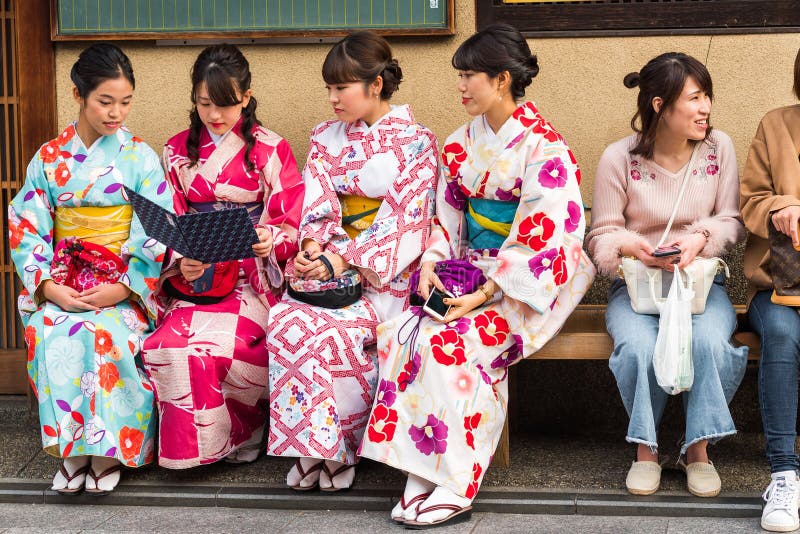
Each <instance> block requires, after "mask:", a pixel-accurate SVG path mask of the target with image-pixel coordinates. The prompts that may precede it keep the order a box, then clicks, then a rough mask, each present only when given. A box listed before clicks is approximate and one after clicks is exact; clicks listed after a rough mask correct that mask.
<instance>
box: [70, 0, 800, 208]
mask: <svg viewBox="0 0 800 534" xmlns="http://www.w3.org/2000/svg"><path fill="white" fill-rule="evenodd" d="M456 4H457V9H456V30H457V34H456V35H455V36H454V37H453V38H407V39H393V40H392V41H391V42H392V46H393V48H394V50H395V54H396V56H397V57H398V59H399V60H400V64H401V65H402V67H403V72H404V80H405V81H404V82H403V84H402V85H401V86H400V91H399V92H398V93H396V96H395V98H394V101H395V102H397V103H400V102H406V103H408V104H410V105H411V107H412V108H413V109H414V112H415V114H416V117H417V120H419V121H420V122H421V123H422V124H425V125H426V126H428V127H429V128H431V129H432V130H433V131H434V133H435V134H436V135H437V136H438V138H439V140H440V142H442V141H444V138H445V137H446V136H447V135H448V134H449V133H450V132H451V131H452V130H453V129H455V128H456V127H457V126H458V125H459V124H461V123H462V122H464V121H465V120H466V119H467V116H466V114H465V113H464V111H463V109H462V108H461V104H460V98H459V97H458V94H457V92H456V90H455V83H456V77H455V73H454V71H453V70H452V68H451V67H450V56H451V55H452V53H453V51H454V50H455V48H456V47H457V46H458V44H459V43H460V42H461V41H462V40H463V39H465V38H466V37H467V36H468V35H470V34H471V33H472V32H473V31H474V28H475V22H474V21H475V10H474V3H473V2H470V1H463V2H462V1H459V2H456ZM120 44H121V46H123V47H124V49H125V51H126V52H127V53H128V55H129V56H130V58H131V61H132V62H133V66H134V70H135V73H136V81H137V89H136V97H135V105H134V110H133V112H132V113H131V115H130V117H129V119H128V125H129V127H130V128H131V129H132V130H133V131H134V132H136V134H137V135H139V136H141V137H142V138H144V139H145V140H146V141H147V142H148V143H149V144H150V145H151V146H153V147H154V148H156V150H160V148H159V147H160V146H161V145H163V143H164V142H165V141H166V140H167V138H168V137H169V136H170V135H172V134H174V133H176V132H178V131H179V130H182V129H184V128H186V127H187V126H188V111H189V108H190V105H191V104H190V101H189V91H190V87H189V69H190V68H191V65H192V63H193V61H194V59H195V57H196V55H197V54H198V53H199V52H200V50H201V49H202V47H197V46H175V47H158V46H156V45H155V44H152V43H144V44H142V43H139V44H136V43H130V42H123V43H120ZM530 44H531V48H532V49H533V51H534V52H535V53H536V54H537V55H538V56H539V65H540V68H541V70H540V74H539V76H538V77H537V78H536V79H535V80H534V83H533V85H532V86H531V87H530V88H529V90H528V94H527V97H528V98H529V99H532V100H534V101H535V102H536V103H537V105H538V106H539V108H540V110H541V111H542V113H543V115H544V116H545V117H546V118H548V119H549V120H550V121H551V122H552V123H553V124H554V125H555V127H556V128H557V129H558V130H559V131H560V132H561V133H562V134H563V135H564V137H565V138H566V139H567V141H568V142H569V144H570V146H571V147H572V149H573V151H574V152H575V154H576V156H577V158H578V161H579V163H580V164H581V167H582V168H583V171H584V183H583V191H584V197H585V199H586V202H587V204H588V205H591V183H592V177H593V175H594V171H595V168H596V166H597V160H598V158H599V157H600V154H601V153H602V151H603V148H604V147H605V146H606V145H607V144H609V143H610V142H612V141H614V140H616V139H618V138H620V137H623V136H625V135H628V134H629V133H630V128H629V121H630V117H631V116H632V115H633V112H634V106H635V102H636V91H635V90H629V89H626V88H625V87H624V86H623V85H622V78H623V77H624V75H625V74H627V73H628V72H631V71H634V70H638V69H639V68H641V67H642V66H643V65H644V64H645V63H646V62H647V60H649V59H650V58H652V57H654V56H656V55H658V54H660V53H662V52H667V51H681V52H686V53H688V54H691V55H693V56H695V57H697V58H698V59H700V60H701V61H705V62H706V64H707V65H708V68H709V70H710V71H711V74H712V76H713V79H714V85H715V92H716V101H715V104H714V108H713V111H712V123H713V124H714V126H715V127H717V128H719V129H721V130H724V131H725V132H727V133H728V134H729V135H730V136H731V137H732V138H733V140H734V142H735V144H736V150H737V154H738V158H739V163H740V166H741V165H743V164H744V159H745V157H746V156H747V146H748V143H749V142H750V139H751V137H752V135H753V133H754V132H755V129H756V126H757V125H758V120H759V118H760V117H761V116H762V115H763V114H764V113H765V112H766V111H768V110H769V109H772V108H774V107H778V106H782V105H786V104H790V103H792V102H793V101H794V100H793V96H792V94H791V85H792V65H793V61H794V57H795V54H796V53H797V50H798V47H800V34H776V35H730V36H713V37H712V36H692V37H630V38H595V39H535V40H531V41H530ZM83 46H84V45H82V44H80V43H79V44H59V45H58V46H57V50H56V76H57V80H56V87H57V93H58V118H59V125H64V124H66V123H67V122H69V121H70V120H73V119H74V117H75V115H76V112H77V110H76V106H75V103H74V101H73V100H72V98H71V96H70V95H71V91H70V87H71V84H70V81H69V70H70V67H71V66H72V63H73V62H74V61H75V59H76V58H77V55H78V53H79V52H80V50H81V49H82V48H83ZM329 47H330V45H286V44H283V45H253V46H243V47H242V50H243V51H244V53H245V55H246V56H247V58H248V60H249V61H250V65H251V70H252V72H253V90H254V92H255V95H256V97H257V98H258V100H259V117H260V118H261V120H262V121H263V122H264V124H265V125H266V126H267V127H269V128H271V129H273V130H275V131H276V132H278V133H279V134H280V135H282V136H284V137H285V138H286V139H287V140H288V141H289V143H290V144H291V146H292V148H293V149H294V152H295V156H296V157H297V159H298V161H299V162H300V164H301V165H302V162H303V160H304V159H305V154H306V151H307V149H308V134H309V131H310V129H311V128H312V127H313V126H314V125H315V124H317V123H318V122H320V121H322V120H325V119H327V118H330V117H331V116H332V113H331V111H330V107H329V106H328V104H327V102H326V100H325V90H324V83H323V81H322V79H321V77H320V68H321V65H322V61H323V59H324V57H325V54H326V53H327V51H328V49H329Z"/></svg>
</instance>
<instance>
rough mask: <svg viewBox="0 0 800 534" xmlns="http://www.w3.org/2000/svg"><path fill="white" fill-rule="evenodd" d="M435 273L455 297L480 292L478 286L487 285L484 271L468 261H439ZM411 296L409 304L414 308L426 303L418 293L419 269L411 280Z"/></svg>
mask: <svg viewBox="0 0 800 534" xmlns="http://www.w3.org/2000/svg"><path fill="white" fill-rule="evenodd" d="M434 272H435V273H436V275H437V276H438V277H439V280H441V281H442V285H444V288H445V289H446V290H447V291H449V292H450V293H451V294H452V295H453V296H454V297H460V296H461V295H466V294H467V293H473V292H475V291H477V290H478V286H481V285H483V284H485V283H486V277H485V276H484V275H483V271H481V270H480V269H479V268H477V267H475V266H474V265H472V264H471V263H470V262H468V261H467V260H443V261H437V262H436V267H435V268H434ZM409 287H410V288H411V295H410V296H409V303H410V304H411V305H412V306H422V305H423V304H425V302H424V301H423V300H422V297H421V296H420V294H419V292H418V288H419V269H417V270H416V271H414V274H412V275H411V280H409Z"/></svg>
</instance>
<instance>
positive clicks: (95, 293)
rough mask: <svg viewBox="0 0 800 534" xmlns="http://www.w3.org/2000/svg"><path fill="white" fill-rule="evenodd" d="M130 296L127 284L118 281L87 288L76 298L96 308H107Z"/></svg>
mask: <svg viewBox="0 0 800 534" xmlns="http://www.w3.org/2000/svg"><path fill="white" fill-rule="evenodd" d="M130 296H131V290H130V288H129V287H128V286H126V285H124V284H120V283H116V284H103V285H100V286H95V287H93V288H91V289H87V290H86V291H83V292H82V293H81V294H80V297H79V298H78V300H80V301H81V302H84V303H86V304H89V305H92V306H96V307H97V308H107V307H109V306H114V305H115V304H117V303H118V302H122V301H123V300H125V299H127V298H128V297H130Z"/></svg>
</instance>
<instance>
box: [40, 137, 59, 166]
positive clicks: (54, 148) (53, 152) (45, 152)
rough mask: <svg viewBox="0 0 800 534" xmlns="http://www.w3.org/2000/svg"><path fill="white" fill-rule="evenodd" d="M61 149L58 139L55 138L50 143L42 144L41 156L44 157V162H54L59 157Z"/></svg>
mask: <svg viewBox="0 0 800 534" xmlns="http://www.w3.org/2000/svg"><path fill="white" fill-rule="evenodd" d="M60 153H61V150H60V149H59V147H58V141H57V140H56V139H53V140H52V141H50V142H49V143H47V144H45V145H43V146H42V148H41V149H40V150H39V157H40V158H42V161H43V162H44V163H53V162H54V161H55V160H57V159H58V155H59V154H60Z"/></svg>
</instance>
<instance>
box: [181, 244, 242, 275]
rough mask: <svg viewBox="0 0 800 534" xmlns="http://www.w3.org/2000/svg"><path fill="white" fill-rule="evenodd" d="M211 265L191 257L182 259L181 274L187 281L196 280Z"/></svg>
mask: <svg viewBox="0 0 800 534" xmlns="http://www.w3.org/2000/svg"><path fill="white" fill-rule="evenodd" d="M254 246H255V245H254ZM209 267H211V264H210V263H200V262H199V261H197V260H192V259H190V258H181V259H180V269H181V274H182V275H183V277H184V278H186V281H187V282H194V281H195V280H197V279H198V278H200V277H201V276H203V273H204V272H205V271H206V269H208V268H209Z"/></svg>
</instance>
